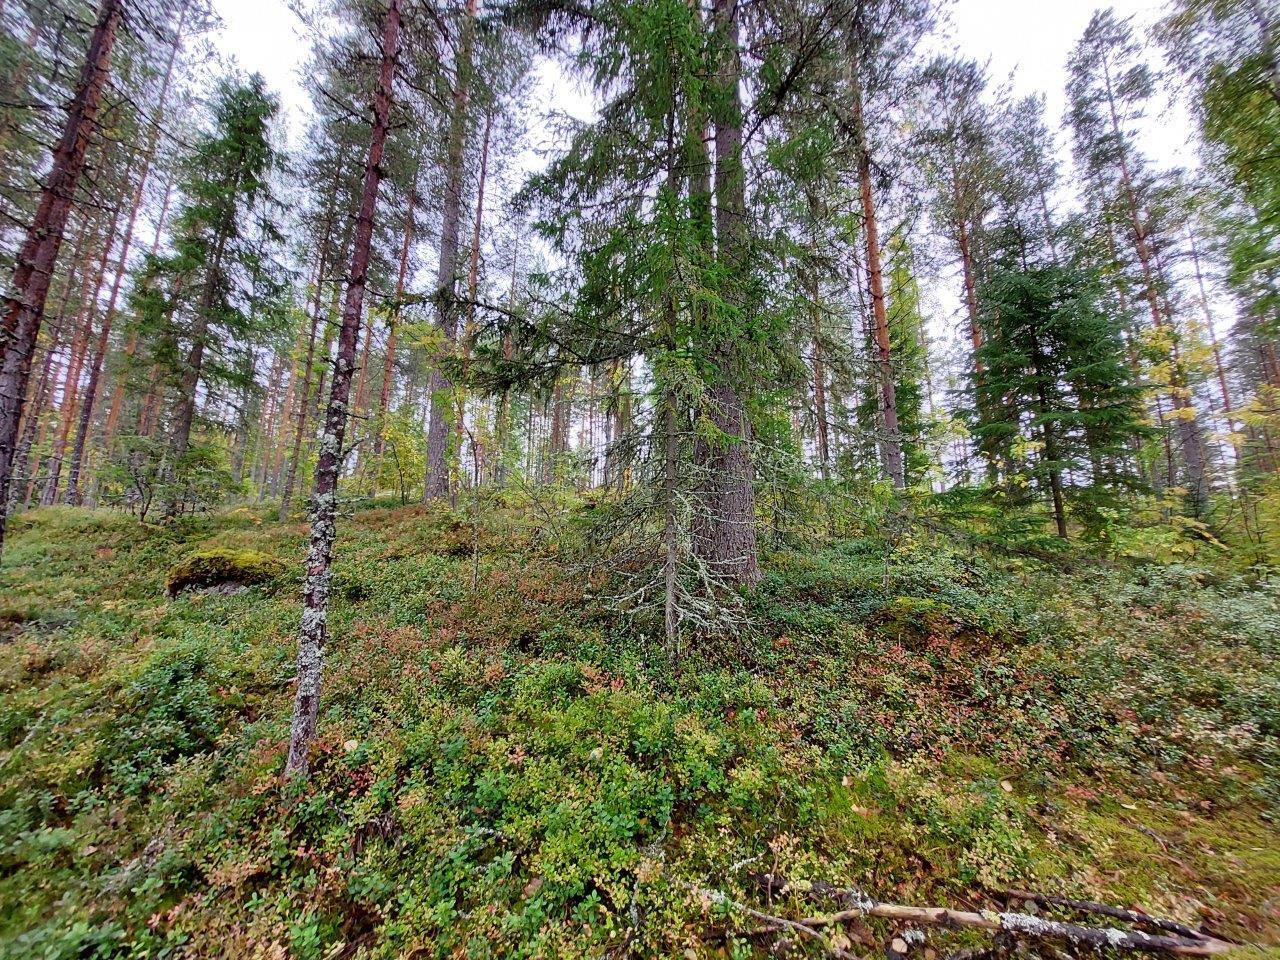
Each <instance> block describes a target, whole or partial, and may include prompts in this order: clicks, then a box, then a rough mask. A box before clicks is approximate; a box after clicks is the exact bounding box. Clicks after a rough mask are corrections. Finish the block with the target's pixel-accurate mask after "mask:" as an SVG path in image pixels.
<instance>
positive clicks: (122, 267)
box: [66, 3, 187, 505]
mask: <svg viewBox="0 0 1280 960" xmlns="http://www.w3.org/2000/svg"><path fill="white" fill-rule="evenodd" d="M186 18H187V5H186V4H185V3H184V4H183V5H182V9H181V11H180V12H179V14H178V25H177V27H176V28H175V30H174V37H173V43H172V45H170V47H169V59H168V62H167V63H166V64H165V69H164V79H163V80H162V81H161V83H160V92H159V94H158V95H157V100H156V113H155V117H154V119H153V121H152V124H151V136H150V139H149V140H148V142H147V148H146V152H145V153H144V154H143V158H142V169H141V171H140V172H139V174H138V183H137V186H136V187H135V188H134V191H133V203H132V209H131V210H130V211H129V222H128V223H127V224H126V226H125V231H124V238H123V239H122V240H121V241H120V259H119V261H118V262H117V264H116V275H115V279H114V280H113V281H112V284H111V294H110V296H109V297H108V299H107V309H106V313H105V314H104V315H103V319H102V329H101V330H100V331H99V333H98V343H97V346H96V347H95V349H94V353H93V364H92V366H91V367H90V368H89V382H88V383H87V384H85V388H84V399H83V400H81V402H80V422H79V424H78V425H77V426H76V439H75V444H74V446H73V447H72V451H71V467H70V470H69V472H68V474H67V496H66V500H67V503H68V504H72V505H77V504H79V502H80V472H81V467H82V464H83V461H84V452H85V443H86V441H87V439H88V436H89V425H90V423H91V422H92V420H93V407H94V404H95V403H96V402H97V399H98V381H99V379H100V378H101V377H102V365H103V363H104V362H105V360H106V355H107V347H108V345H109V343H110V338H111V327H112V324H113V322H114V320H115V315H116V302H117V300H118V299H119V296H120V286H121V284H122V282H123V281H124V277H125V274H126V273H127V272H128V266H129V248H130V245H131V244H132V243H133V228H134V226H135V225H136V224H137V222H138V211H139V210H140V209H142V200H143V196H144V194H145V191H146V189H147V178H148V177H149V176H150V175H151V164H152V162H153V160H154V159H155V153H156V143H157V142H158V140H159V138H160V124H161V122H162V121H163V119H164V110H165V104H166V102H167V101H168V99H169V84H170V83H171V81H172V80H173V64H174V61H175V60H176V59H177V57H178V50H179V48H180V47H181V46H182V27H183V24H184V23H186ZM166 206H167V197H166ZM161 218H162V219H163V211H162V213H161Z"/></svg>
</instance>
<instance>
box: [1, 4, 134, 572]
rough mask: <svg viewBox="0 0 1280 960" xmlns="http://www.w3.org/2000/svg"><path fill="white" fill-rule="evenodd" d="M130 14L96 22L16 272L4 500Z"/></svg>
mask: <svg viewBox="0 0 1280 960" xmlns="http://www.w3.org/2000/svg"><path fill="white" fill-rule="evenodd" d="M123 14H124V2H123V0H103V2H102V7H101V9H100V10H99V11H98V19H97V22H96V23H95V24H94V28H93V35H92V38H91V39H90V41H89V50H88V53H87V54H86V56H85V62H84V68H83V70H82V71H81V74H80V79H79V81H78V83H77V84H76V93H75V98H74V99H73V100H72V102H71V109H70V111H69V113H68V117H67V124H66V127H65V128H64V129H63V133H62V138H61V140H60V141H59V143H58V146H57V148H56V149H55V150H54V154H53V166H52V170H51V171H50V174H49V180H48V182H47V183H46V184H45V187H44V189H43V190H42V191H41V195H40V205H39V207H38V208H37V210H36V216H35V219H34V220H33V221H32V224H31V228H30V230H29V231H28V232H27V238H26V241H25V242H24V243H23V245H22V250H21V252H20V253H19V255H18V261H17V268H16V269H15V271H14V278H13V287H12V290H13V294H12V295H11V296H9V297H7V298H6V301H5V310H4V323H3V326H2V327H0V503H5V502H7V500H8V495H9V480H10V471H11V470H12V468H13V457H14V452H15V445H16V441H17V439H18V421H19V420H20V419H21V417H22V405H23V401H24V400H25V399H26V393H27V381H28V380H29V379H30V377H31V360H32V357H33V355H34V353H35V346H36V340H37V338H38V337H39V335H40V324H41V322H42V321H43V319H44V305H45V300H46V298H47V297H48V295H49V284H50V281H51V280H52V278H53V270H54V266H55V264H56V263H57V260H58V250H59V248H60V247H61V246H62V237H63V233H64V231H65V230H66V226H67V216H68V214H69V213H70V212H71V205H72V203H73V202H74V200H75V193H76V186H77V184H78V183H79V182H80V175H81V173H82V171H83V170H84V162H85V153H86V152H87V150H88V147H89V141H90V139H91V138H92V136H93V132H94V128H95V126H96V121H97V116H98V106H99V104H100V103H101V101H102V90H103V87H104V86H105V85H106V80H107V74H108V73H109V72H110V69H111V51H112V48H113V47H114V46H115V40H116V31H117V30H118V28H119V26H120V20H121V18H122V16H123ZM6 514H7V511H4V510H0V550H2V549H3V547H4V532H5V522H6V520H7V516H6Z"/></svg>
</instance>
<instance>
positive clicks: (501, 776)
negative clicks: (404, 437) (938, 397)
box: [0, 504, 1280, 958]
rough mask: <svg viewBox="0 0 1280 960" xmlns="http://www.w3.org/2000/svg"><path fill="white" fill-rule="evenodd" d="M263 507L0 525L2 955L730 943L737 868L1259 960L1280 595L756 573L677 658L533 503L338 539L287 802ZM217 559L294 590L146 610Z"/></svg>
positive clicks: (1165, 572)
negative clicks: (301, 780)
mask: <svg viewBox="0 0 1280 960" xmlns="http://www.w3.org/2000/svg"><path fill="white" fill-rule="evenodd" d="M266 516H267V514H266V513H260V512H257V511H253V510H245V509H242V510H237V511H232V512H229V513H225V514H221V515H217V516H210V517H206V518H201V519H198V520H190V521H186V522H184V523H183V524H179V525H174V526H169V527H163V528H162V527H144V526H140V525H139V524H137V523H136V522H134V521H131V520H129V519H128V518H123V517H120V516H117V515H112V514H106V513H88V512H84V511H70V510H62V509H50V510H41V511H37V512H34V513H32V514H30V515H29V516H27V517H23V518H21V519H19V520H18V521H17V522H16V523H15V524H14V528H13V535H12V539H11V541H10V542H9V544H7V545H6V553H5V560H4V564H5V565H4V569H3V574H2V576H3V591H2V594H0V595H2V596H3V599H2V600H0V637H2V638H3V642H0V690H2V691H3V701H2V706H0V748H2V749H3V752H2V753H0V917H2V918H3V919H0V951H3V953H4V955H6V956H14V957H41V958H57V957H68V958H70V957H103V958H106V957H135V956H170V955H172V956H177V955H183V956H293V957H300V958H313V957H314V958H319V957H338V956H365V957H405V956H423V957H428V956H440V957H450V956H459V957H462V956H465V957H487V956H492V957H499V956H501V957H511V956H548V957H550V956H555V957H574V956H583V957H585V956H603V955H606V954H610V953H612V954H613V955H623V954H625V953H626V952H627V951H634V952H635V953H638V954H639V955H647V956H663V957H667V956H682V955H684V956H692V957H701V956H754V955H758V954H759V955H762V953H760V952H761V951H762V950H763V948H764V947H766V946H767V944H768V940H767V939H763V940H762V939H760V938H756V939H751V938H749V937H748V936H747V935H746V931H748V930H750V929H751V928H752V927H753V926H755V924H754V923H753V922H752V921H750V920H749V918H745V917H743V916H739V915H734V914H733V913H731V912H726V909H725V908H723V907H721V906H717V905H716V904H713V903H710V902H707V901H705V899H704V898H701V897H699V895H698V894H697V893H696V892H693V891H691V890H690V889H689V888H690V886H693V887H704V888H705V887H711V888H715V889H718V890H722V891H725V892H726V893H728V894H730V895H731V896H732V897H734V898H735V899H738V900H741V901H744V902H752V903H756V904H758V905H760V903H761V902H760V899H759V897H760V893H759V890H758V888H757V887H756V886H754V885H753V883H752V881H751V878H750V874H751V873H752V872H753V871H762V870H769V871H772V872H777V873H781V874H783V875H786V876H788V877H792V878H804V879H809V880H825V881H829V882H831V883H834V884H837V885H840V886H846V887H847V886H859V887H862V888H863V889H865V890H867V891H868V892H869V893H871V894H873V895H874V896H876V897H878V898H880V899H884V900H894V901H900V902H910V903H919V904H938V905H943V904H946V905H955V906H965V905H968V906H992V905H998V904H1000V903H1002V902H1003V901H1002V900H1000V899H999V891H1001V890H1002V889H1006V888H1010V887H1022V888H1033V889H1039V890H1043V891H1047V892H1052V893H1059V894H1066V895H1077V896H1085V897H1088V898H1090V899H1099V900H1108V901H1114V902H1117V903H1121V904H1137V905H1142V906H1144V907H1146V908H1148V909H1151V910H1153V911H1159V912H1164V913H1167V914H1170V915H1173V916H1175V917H1178V918H1180V919H1183V920H1186V921H1189V922H1192V923H1195V924H1204V925H1205V926H1206V927H1207V928H1208V929H1211V930H1214V931H1217V932H1220V933H1222V934H1224V935H1227V936H1231V937H1233V938H1236V939H1240V940H1244V941H1248V942H1252V943H1255V944H1258V945H1261V946H1262V947H1263V948H1276V947H1277V945H1280V916H1278V915H1277V912H1278V907H1277V903H1280V900H1278V899H1277V897H1278V896H1280V891H1278V890H1277V878H1280V852H1278V851H1280V828H1277V826H1276V823H1275V816H1276V814H1277V812H1280V793H1278V792H1277V766H1278V765H1280V751H1278V748H1277V736H1278V734H1280V666H1278V665H1277V659H1276V652H1277V649H1276V644H1277V639H1276V638H1277V637H1278V636H1280V608H1278V607H1277V590H1276V586H1275V585H1274V584H1268V583H1266V582H1257V581H1256V580H1255V581H1251V582H1246V581H1244V580H1240V579H1235V578H1233V577H1231V576H1229V575H1226V574H1219V573H1215V571H1213V570H1212V569H1210V568H1200V567H1196V566H1192V565H1188V564H1185V563H1184V564H1179V565H1155V564H1150V565H1146V566H1141V567H1126V568H1113V567H1103V566H1083V567H1081V569H1078V570H1075V571H1073V573H1072V576H1071V578H1070V580H1067V579H1066V578H1064V577H1062V576H1061V575H1060V574H1059V573H1057V572H1056V571H1055V570H1054V569H1052V568H1049V567H1039V566H1028V565H1027V564H1025V563H1023V564H1018V565H1012V564H1002V563H1000V562H997V561H995V560H991V559H986V558H983V557H982V556H980V555H971V554H969V553H967V552H965V551H963V550H961V549H959V548H956V547H953V546H952V545H950V544H948V543H947V542H945V541H943V540H940V539H934V540H928V541H920V542H907V543H900V544H898V545H896V546H895V547H894V548H893V549H890V548H889V547H888V546H887V545H886V544H885V543H883V542H881V541H879V540H877V539H875V538H867V539H852V540H844V541H840V542H837V543H834V544H830V545H828V546H826V547H824V548H822V549H819V550H812V549H806V550H803V551H802V550H795V551H789V550H779V551H777V552H775V553H773V554H772V555H770V556H768V557H766V562H765V566H766V570H767V573H766V578H765V582H764V583H763V584H762V586H761V587H760V588H759V590H758V591H756V592H755V594H754V595H753V596H752V597H750V598H749V604H750V607H751V609H752V611H753V615H754V622H755V623H756V624H757V626H756V629H755V631H754V632H753V633H751V634H749V635H737V636H734V637H705V638H698V639H696V640H693V641H692V642H691V643H690V644H689V645H688V646H687V648H686V649H685V650H684V651H683V653H682V655H681V656H678V657H675V658H670V657H668V656H667V654H666V653H665V652H664V651H663V649H662V645H661V643H660V641H658V640H657V639H653V638H652V635H653V631H651V630H647V629H646V628H645V627H644V625H638V624H633V623H628V622H626V621H623V620H619V619H617V618H615V617H614V616H612V615H610V614H608V613H606V612H604V611H602V609H601V608H600V606H599V605H598V604H596V603H594V602H593V601H592V598H591V596H590V595H589V594H588V593H586V592H584V591H585V590H587V589H588V588H589V586H590V584H589V583H588V582H587V580H586V579H585V578H583V577H582V576H581V575H580V574H579V573H578V572H577V571H576V570H574V569H573V567H572V565H571V564H569V563H568V561H566V560H562V559H561V552H562V551H561V549H560V547H561V546H562V545H563V544H562V543H560V542H559V541H558V540H557V539H556V538H549V537H547V536H546V535H545V531H544V530H543V529H542V528H541V526H540V524H541V523H542V519H540V518H539V517H538V516H537V515H535V514H533V513H530V512H526V511H522V510H520V509H518V508H516V507H502V506H500V505H496V504H494V505H489V507H488V509H486V510H485V511H484V516H485V522H484V524H483V525H481V526H478V527H472V525H471V524H470V523H469V522H468V521H467V518H466V517H465V516H463V515H453V514H450V513H448V512H447V511H444V510H439V511H426V510H422V509H414V508H408V509H370V510H364V511H361V512H359V513H358V514H356V515H355V516H354V517H353V518H352V519H350V520H349V521H347V522H346V524H345V526H344V528H343V531H342V540H341V546H340V551H339V558H338V562H337V565H336V568H335V569H336V574H335V589H334V598H335V609H334V610H333V613H332V618H331V623H332V632H333V640H332V643H331V645H330V649H329V651H328V657H327V686H326V689H325V701H324V705H323V707H322V711H321V724H320V742H319V745H318V749H317V754H316V760H315V772H314V776H313V778H312V780H311V781H310V782H309V783H308V784H306V785H305V787H300V788H299V787H290V786H285V785H282V783H281V781H280V773H281V770H282V767H283V763H284V750H285V738H286V736H287V732H288V715H289V709H290V705H291V700H292V690H291V682H292V677H293V655H294V649H293V643H294V633H295V629H296V620H297V616H298V611H299V604H298V596H297V593H298V590H297V583H298V581H299V579H300V576H301V569H300V561H301V557H302V554H303V539H304V535H305V527H304V526H303V525H302V524H297V523H295V524H291V525H280V524H276V523H273V522H269V521H268V520H267V519H266ZM561 529H562V531H564V530H568V531H572V529H573V528H572V525H569V526H566V527H563V528H561ZM562 536H572V533H571V532H569V533H563V532H562ZM210 549H218V550H228V551H246V550H253V551H258V552H261V553H262V554H265V555H267V556H269V557H274V558H277V559H278V560H281V561H283V562H284V563H285V564H286V573H285V574H283V575H282V576H278V577H275V578H274V579H270V580H267V581H266V582H264V583H262V584H260V585H258V586H254V587H252V588H251V589H249V590H247V591H245V592H242V593H237V594H235V595H230V596H224V595H217V594H202V593H184V594H182V595H180V596H178V597H176V598H175V599H172V600H170V599H167V598H166V595H165V572H166V571H167V570H169V569H170V568H171V567H172V566H173V565H174V564H175V563H177V562H179V561H180V560H182V558H183V557H186V556H188V555H189V554H191V553H192V552H193V551H204V550H210ZM793 906H795V909H796V910H800V909H802V907H801V906H799V905H793ZM773 909H776V910H779V911H782V912H786V910H787V909H788V905H787V904H786V903H775V904H774V905H773ZM792 915H795V916H799V915H800V914H799V913H793V914H792ZM888 932H889V928H887V927H873V926H868V927H854V928H851V929H850V930H849V931H848V935H849V936H850V937H851V938H852V939H853V940H854V941H855V942H856V941H859V940H861V941H862V943H863V945H864V946H865V947H866V948H867V951H869V950H870V949H871V948H873V947H874V945H875V944H877V943H882V942H883V940H884V938H885V936H886V935H887V934H888ZM931 936H932V937H934V939H935V940H936V941H937V942H938V943H939V944H942V943H943V942H944V941H945V940H947V938H948V937H950V938H951V939H955V936H956V935H946V936H944V935H941V934H931ZM961 939H962V938H961ZM801 949H803V948H801ZM867 951H864V952H867Z"/></svg>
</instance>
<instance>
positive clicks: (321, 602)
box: [285, 0, 400, 777]
mask: <svg viewBox="0 0 1280 960" xmlns="http://www.w3.org/2000/svg"><path fill="white" fill-rule="evenodd" d="M399 47H400V0H390V2H389V4H388V7H387V12H386V16H385V18H384V20H383V27H382V61H381V67H380V69H379V73H378V87H377V92H376V93H375V94H374V101H373V117H374V119H373V128H372V130H371V131H370V136H369V156H368V158H367V159H366V161H365V165H364V183H363V186H362V189H361V193H360V211H359V213H358V214H357V216H356V224H355V236H354V239H353V243H352V247H351V273H350V276H349V277H348V280H347V293H346V299H345V301H344V303H343V307H342V328H341V330H340V332H339V334H338V355H337V358H336V360H335V362H334V368H333V380H332V381H331V386H330V392H329V406H328V409H327V410H326V412H325V424H324V435H323V437H322V438H321V441H320V455H319V457H318V459H317V461H316V471H315V490H314V495H313V501H312V508H311V539H310V544H309V546H308V549H307V568H306V569H307V573H306V581H305V584H304V586H303V593H302V623H301V625H300V627H299V629H298V692H297V697H296V699H295V701H294V707H293V725H292V729H291V730H290V734H289V758H288V761H287V762H286V764H285V773H286V775H289V776H293V777H306V775H307V773H308V770H309V766H310V762H309V761H310V757H309V752H310V747H311V742H312V740H313V739H314V738H315V733H316V719H317V716H318V712H319V707H320V684H321V678H322V674H323V671H324V644H325V639H326V635H327V632H328V616H329V582H330V576H331V571H330V564H331V562H332V559H333V543H334V539H335V537H336V535H337V513H338V496H337V494H338V473H339V472H340V470H341V468H342V459H343V449H342V443H343V439H344V437H345V435H346V428H347V399H348V397H349V396H350V393H351V375H352V372H353V370H354V368H355V353H356V337H357V336H358V335H359V331H360V312H361V310H362V309H363V307H364V294H365V287H366V285H367V283H368V279H369V252H370V247H371V246H372V240H373V221H374V215H375V213H376V211H377V205H378V185H379V183H380V182H381V180H382V157H383V153H384V151H385V148H386V143H387V130H388V128H389V126H390V117H391V98H392V93H393V85H394V83H395V70H396V60H397V58H398V55H399Z"/></svg>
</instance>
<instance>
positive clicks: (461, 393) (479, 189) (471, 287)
mask: <svg viewBox="0 0 1280 960" xmlns="http://www.w3.org/2000/svg"><path fill="white" fill-rule="evenodd" d="M492 132H493V113H492V111H489V112H486V113H485V118H484V135H483V137H482V138H481V141H480V176H479V179H478V180H477V181H476V213H475V217H474V218H473V220H472V226H471V257H470V261H471V262H470V265H469V266H468V268H467V304H466V310H467V322H466V324H465V325H464V326H463V330H462V369H463V373H464V375H465V373H466V370H467V368H468V366H469V365H470V362H471V342H472V340H473V339H474V338H475V325H476V294H477V293H478V292H479V284H480V231H481V228H482V227H483V225H484V187H485V180H486V179H487V178H488V176H489V137H490V134H491V133H492ZM457 394H458V396H457V410H456V411H455V412H456V418H457V422H456V424H455V425H454V429H455V431H456V437H455V440H456V443H457V448H458V451H459V453H461V451H462V438H463V432H464V431H465V430H466V417H467V393H466V388H465V386H464V387H459V388H458V391H457ZM471 456H472V459H473V460H474V461H475V470H474V476H475V477H476V478H477V480H478V479H479V477H480V472H481V459H482V457H483V451H482V449H481V445H480V441H479V439H478V438H477V437H476V435H475V434H474V433H473V434H472V437H471Z"/></svg>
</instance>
